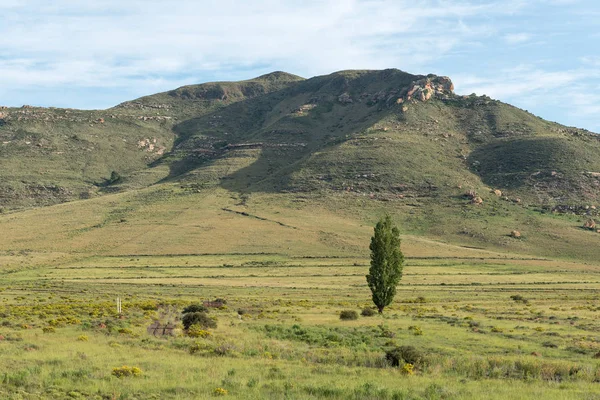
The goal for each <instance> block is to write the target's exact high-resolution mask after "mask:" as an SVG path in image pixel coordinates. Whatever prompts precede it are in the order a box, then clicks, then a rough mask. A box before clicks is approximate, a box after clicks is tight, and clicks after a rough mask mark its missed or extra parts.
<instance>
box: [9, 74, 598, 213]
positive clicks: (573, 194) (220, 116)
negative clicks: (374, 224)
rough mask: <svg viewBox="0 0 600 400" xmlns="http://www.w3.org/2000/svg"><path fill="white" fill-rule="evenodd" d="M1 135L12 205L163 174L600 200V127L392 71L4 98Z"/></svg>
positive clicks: (393, 193) (371, 190)
mask: <svg viewBox="0 0 600 400" xmlns="http://www.w3.org/2000/svg"><path fill="white" fill-rule="evenodd" d="M0 140H1V143H2V144H1V146H0V163H1V164H0V167H1V168H2V178H3V179H2V183H1V184H0V205H1V206H2V207H4V208H6V209H10V208H19V207H26V206H33V205H48V204H53V203H56V202H62V201H67V200H73V199H77V198H88V197H91V196H95V195H97V194H101V193H105V192H113V191H117V190H119V191H120V190H128V189H132V188H139V187H145V186H148V185H151V184H154V183H156V182H160V181H164V180H178V181H181V182H184V183H186V184H195V185H200V186H207V185H221V186H223V187H225V188H227V189H230V190H236V191H241V192H244V191H250V192H252V191H267V192H279V191H294V192H307V191H315V190H331V191H346V192H351V193H356V194H362V193H368V194H369V195H374V196H376V197H378V198H385V199H393V198H395V197H397V196H401V197H403V196H409V197H410V196H432V195H437V194H442V195H443V194H444V193H445V192H447V190H446V189H445V188H447V187H458V186H462V187H464V188H470V189H473V190H482V189H483V188H494V189H498V190H500V191H502V192H506V193H508V194H510V195H511V196H512V197H514V198H519V199H522V200H526V201H528V202H530V203H535V204H540V205H550V206H553V205H561V204H581V205H584V204H588V203H590V202H598V201H599V200H600V136H598V135H596V134H594V133H591V132H588V131H585V130H582V129H576V128H568V127H564V126H561V125H559V124H555V123H551V122H548V121H544V120H542V119H540V118H538V117H535V116H533V115H531V114H530V113H528V112H526V111H523V110H520V109H517V108H515V107H512V106H510V105H508V104H504V103H502V102H499V101H496V100H492V99H490V98H488V97H486V96H483V97H477V96H474V95H472V96H459V95H456V94H455V93H454V92H453V85H452V82H451V81H450V79H449V78H446V77H438V76H435V75H427V76H423V75H412V74H408V73H405V72H402V71H399V70H395V69H389V70H383V71H342V72H337V73H334V74H331V75H327V76H318V77H314V78H311V79H302V78H300V77H298V76H295V75H291V74H287V73H284V72H274V73H271V74H267V75H263V76H260V77H258V78H255V79H251V80H247V81H242V82H216V83H206V84H202V85H194V86H185V87H181V88H179V89H175V90H172V91H169V92H164V93H159V94H155V95H152V96H146V97H142V98H140V99H137V100H133V101H129V102H125V103H122V104H120V105H118V106H116V107H114V108H111V109H108V110H96V111H81V110H70V109H57V108H35V107H29V106H23V107H22V108H20V109H14V108H4V109H3V110H1V111H0ZM112 171H115V172H116V173H117V174H118V175H117V176H120V177H121V179H119V180H118V181H114V180H112V181H111V179H110V176H111V173H112Z"/></svg>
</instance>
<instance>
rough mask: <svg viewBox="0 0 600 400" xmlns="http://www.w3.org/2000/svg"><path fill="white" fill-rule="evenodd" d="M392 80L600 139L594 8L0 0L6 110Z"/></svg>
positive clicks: (599, 36) (561, 4) (1, 87)
mask: <svg viewBox="0 0 600 400" xmlns="http://www.w3.org/2000/svg"><path fill="white" fill-rule="evenodd" d="M384 68H398V69H401V70H404V71H407V72H410V73H413V74H428V73H435V74H437V75H447V76H449V77H450V78H451V79H452V81H453V82H454V85H455V91H456V92H457V93H459V94H471V93H476V94H478V95H483V94H486V95H488V96H490V97H492V98H495V99H498V100H501V101H504V102H507V103H510V104H513V105H515V106H517V107H520V108H523V109H526V110H528V111H530V112H532V113H534V114H536V115H538V116H541V117H542V118H545V119H548V120H551V121H557V122H560V123H562V124H565V125H568V126H577V127H581V128H586V129H589V130H592V131H594V132H600V1H597V0H479V1H476V0H454V1H452V0H410V1H405V0H389V1H388V0H303V1H297V0H294V1H287V0H279V1H271V0H253V1H240V0H238V1H232V0H219V1H208V0H178V1H177V2H169V1H164V0H95V1H80V0H53V1H47V0H0V105H6V106H21V105H23V104H30V105H36V106H55V107H71V108H85V109H102V108H108V107H111V106H114V105H116V104H119V103H121V102H123V101H126V100H131V99H135V98H137V97H140V96H143V95H148V94H153V93H156V92H161V91H166V90H170V89H174V88H176V87H179V86H183V85H188V84H197V83H202V82H210V81H215V80H242V79H249V78H252V77H255V76H258V75H261V74H264V73H268V72H272V71H286V72H289V73H293V74H296V75H300V76H303V77H312V76H315V75H324V74H329V73H332V72H335V71H339V70H345V69H384Z"/></svg>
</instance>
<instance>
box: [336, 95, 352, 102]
mask: <svg viewBox="0 0 600 400" xmlns="http://www.w3.org/2000/svg"><path fill="white" fill-rule="evenodd" d="M338 101H339V102H340V103H342V104H350V103H352V98H351V97H350V95H349V94H348V93H342V94H340V95H339V96H338Z"/></svg>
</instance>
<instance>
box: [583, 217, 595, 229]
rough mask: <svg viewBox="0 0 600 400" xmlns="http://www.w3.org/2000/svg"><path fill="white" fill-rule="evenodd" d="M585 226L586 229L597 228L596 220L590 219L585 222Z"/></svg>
mask: <svg viewBox="0 0 600 400" xmlns="http://www.w3.org/2000/svg"><path fill="white" fill-rule="evenodd" d="M583 227H584V228H585V229H589V230H591V231H593V230H594V229H596V221H594V220H593V219H588V220H587V221H585V223H584V224H583Z"/></svg>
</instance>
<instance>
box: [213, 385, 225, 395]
mask: <svg viewBox="0 0 600 400" xmlns="http://www.w3.org/2000/svg"><path fill="white" fill-rule="evenodd" d="M227 393H228V392H227V389H223V388H220V387H218V388H215V390H213V394H214V395H215V396H227Z"/></svg>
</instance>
